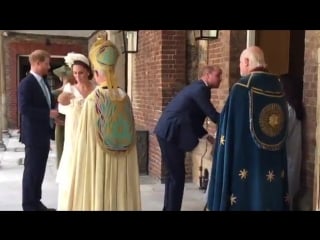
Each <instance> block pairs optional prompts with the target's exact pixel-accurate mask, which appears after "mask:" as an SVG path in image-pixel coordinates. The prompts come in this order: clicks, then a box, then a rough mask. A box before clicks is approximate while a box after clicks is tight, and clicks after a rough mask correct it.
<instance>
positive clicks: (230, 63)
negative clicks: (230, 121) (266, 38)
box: [208, 30, 247, 133]
mask: <svg viewBox="0 0 320 240" xmlns="http://www.w3.org/2000/svg"><path fill="white" fill-rule="evenodd" d="M246 37H247V33H246V31H245V30H242V31H241V30H232V31H230V30H221V31H219V38H218V39H216V40H212V41H209V46H208V54H209V56H208V64H213V65H218V66H220V67H221V68H222V71H223V74H222V82H221V84H220V87H219V88H218V89H212V90H211V102H212V103H213V105H214V106H215V107H216V109H217V111H219V112H220V111H221V110H222V108H223V106H224V104H225V101H226V100H227V97H228V96H229V88H230V87H232V85H233V84H234V83H235V82H236V81H237V80H238V79H239V77H240V71H239V57H240V54H241V52H242V50H244V49H245V48H246ZM215 129H216V127H215V124H214V123H212V122H211V121H210V123H209V131H210V132H211V133H214V132H215Z"/></svg>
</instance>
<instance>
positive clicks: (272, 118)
mask: <svg viewBox="0 0 320 240" xmlns="http://www.w3.org/2000/svg"><path fill="white" fill-rule="evenodd" d="M269 125H270V126H271V127H273V128H275V127H277V126H278V125H279V116H278V115H276V114H272V115H271V116H270V117H269Z"/></svg>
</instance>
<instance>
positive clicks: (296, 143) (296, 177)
mask: <svg viewBox="0 0 320 240" xmlns="http://www.w3.org/2000/svg"><path fill="white" fill-rule="evenodd" d="M280 82H281V83H282V86H283V90H284V92H285V95H286V98H287V101H288V137H287V141H286V148H287V161H288V168H287V171H288V190H289V200H290V209H291V210H295V207H294V202H295V199H296V197H297V194H298V192H299V190H300V171H301V160H302V146H301V144H302V136H301V121H302V119H303V113H304V111H303V104H302V95H301V94H302V92H301V89H302V87H300V86H299V83H300V82H298V80H297V79H295V78H293V76H290V75H289V74H283V75H281V76H280Z"/></svg>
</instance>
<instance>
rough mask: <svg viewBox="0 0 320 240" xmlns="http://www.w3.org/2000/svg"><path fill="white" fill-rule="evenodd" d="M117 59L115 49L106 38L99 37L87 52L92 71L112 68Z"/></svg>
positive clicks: (117, 54) (117, 53)
mask: <svg viewBox="0 0 320 240" xmlns="http://www.w3.org/2000/svg"><path fill="white" fill-rule="evenodd" d="M118 57H119V51H118V49H117V47H116V46H115V45H114V44H113V43H112V42H111V41H109V40H108V39H107V36H99V37H98V38H97V40H96V42H95V43H93V45H92V47H91V48H90V51H89V58H90V61H91V63H92V65H93V68H94V69H100V70H104V69H106V68H114V67H115V65H116V63H117V60H118Z"/></svg>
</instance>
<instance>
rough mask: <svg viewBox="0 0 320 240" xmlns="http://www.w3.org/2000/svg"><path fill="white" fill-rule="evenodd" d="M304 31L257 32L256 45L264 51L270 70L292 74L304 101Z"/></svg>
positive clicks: (300, 96)
mask: <svg viewBox="0 0 320 240" xmlns="http://www.w3.org/2000/svg"><path fill="white" fill-rule="evenodd" d="M304 41H305V31H304V30H256V45H257V46H259V47H261V48H262V49H263V51H264V54H265V58H266V62H267V65H268V70H269V71H270V72H272V73H275V74H284V73H290V74H291V75H292V76H293V79H292V81H294V82H292V84H294V86H295V87H296V88H298V89H299V96H298V98H299V99H301V101H302V95H303V94H302V92H303V74H304V49H305V42H304Z"/></svg>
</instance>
